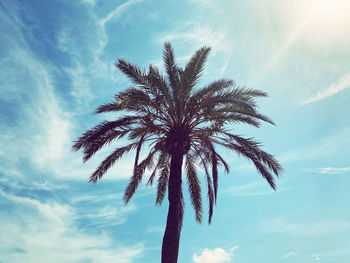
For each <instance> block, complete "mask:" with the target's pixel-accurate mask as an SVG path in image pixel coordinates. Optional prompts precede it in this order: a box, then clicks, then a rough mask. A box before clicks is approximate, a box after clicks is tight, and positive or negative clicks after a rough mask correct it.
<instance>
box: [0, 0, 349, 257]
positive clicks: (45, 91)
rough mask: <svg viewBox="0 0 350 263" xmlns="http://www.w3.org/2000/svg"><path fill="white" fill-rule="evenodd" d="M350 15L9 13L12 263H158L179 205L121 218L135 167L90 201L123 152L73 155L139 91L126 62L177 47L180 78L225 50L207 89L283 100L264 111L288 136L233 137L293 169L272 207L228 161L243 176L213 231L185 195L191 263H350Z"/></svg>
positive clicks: (258, 186)
mask: <svg viewBox="0 0 350 263" xmlns="http://www.w3.org/2000/svg"><path fill="white" fill-rule="evenodd" d="M349 14H350V3H349V1H348V0H333V1H330V0H315V1H304V0H294V1H290V0H289V1H287V0H266V1H263V0H261V1H259V0H248V1H236V0H234V1H208V0H192V1H182V0H178V1H168V0H165V1H164V0H163V1H155V0H148V1H146V0H145V1H141V0H129V1H112V0H110V1H100V0H85V1H78V0H77V1H72V0H71V1H51V0H50V1H44V0H43V1H39V0H38V1H29V0H26V1H19V0H0V30H1V41H0V79H1V85H0V207H1V210H0V221H1V224H0V233H1V235H0V244H1V245H0V262H1V263H13V262H20V263H21V262H26V263H27V262H28V263H31V262H50V263H51V262H52V263H56V262H57V263H66V262H67V263H68V262H79V263H88V262H91V263H102V262H103V263H109V262H118V263H131V262H133V263H141V262H150V263H156V262H160V249H161V242H162V236H163V231H164V227H165V222H166V214H167V202H164V204H163V206H161V207H159V206H155V205H154V204H155V191H154V190H155V189H150V188H147V187H146V186H145V183H144V184H143V185H142V186H141V187H140V188H139V190H138V192H137V193H136V195H135V196H134V198H133V199H132V201H131V202H130V204H129V205H128V206H124V205H123V204H122V194H123V190H124V188H125V187H126V185H127V182H128V181H127V179H128V178H129V176H130V174H131V170H132V163H133V162H132V158H133V154H132V155H130V156H127V157H126V158H124V159H122V160H121V161H119V162H118V163H117V164H116V165H115V166H114V168H113V169H111V170H110V172H108V173H107V174H106V175H105V176H104V178H103V180H102V181H100V182H98V183H97V184H96V185H91V184H89V183H88V178H89V175H90V174H91V173H92V172H93V170H94V169H95V168H96V167H97V166H98V164H99V163H100V162H101V161H102V160H103V158H104V157H105V156H106V155H107V154H108V153H109V152H110V151H111V150H112V149H113V146H115V145H112V147H110V148H104V149H103V151H102V152H101V153H99V154H97V155H96V156H94V157H93V158H92V159H91V160H90V161H88V162H87V163H85V164H83V163H82V161H81V157H82V154H81V153H80V152H78V153H76V152H71V145H72V141H73V140H75V139H76V138H77V137H78V136H79V135H81V134H82V132H84V131H85V130H86V129H89V128H91V127H93V126H94V125H96V124H97V123H99V122H100V121H102V120H104V119H112V118H113V114H110V115H108V114H106V115H94V114H93V112H94V110H95V109H96V107H97V106H98V105H100V104H102V103H104V102H108V101H111V100H112V99H113V95H114V94H115V93H117V92H118V91H121V90H123V89H125V88H127V87H129V86H131V83H130V82H129V81H128V80H127V78H126V77H125V76H123V75H122V74H121V73H120V72H119V71H118V70H117V69H116V68H115V67H114V65H113V64H114V62H115V61H116V60H117V58H120V57H121V58H125V59H127V60H129V61H130V62H132V63H135V64H137V65H140V66H142V67H147V66H148V65H149V64H153V65H157V66H159V67H160V68H161V69H162V64H161V63H162V62H161V57H162V47H163V43H164V41H167V40H168V41H171V43H172V44H173V47H174V49H175V53H176V56H177V58H178V60H177V61H178V63H179V64H180V65H184V64H185V63H186V61H187V60H188V58H189V56H190V55H191V54H193V52H194V51H195V50H196V49H198V48H200V47H202V46H204V45H207V46H210V47H212V51H211V54H210V56H209V59H208V62H207V66H206V70H205V72H204V75H205V76H204V77H203V79H202V82H201V83H202V84H205V83H207V82H209V81H211V80H215V79H219V78H223V77H227V78H232V79H234V80H235V82H236V83H237V85H241V86H245V85H246V86H248V87H253V88H257V89H261V90H264V91H266V92H268V93H269V95H270V97H269V98H267V99H260V100H259V105H260V109H261V111H262V112H263V113H264V114H266V115H268V116H270V117H271V118H272V119H273V120H274V121H275V122H276V124H277V126H272V125H269V124H264V125H263V126H262V128H260V129H256V128H250V127H246V126H242V125H240V126H237V127H234V132H236V133H237V134H239V135H242V136H246V137H255V138H256V139H257V140H259V141H261V142H262V143H263V145H264V149H265V150H266V151H268V152H270V153H272V154H274V155H275V156H276V157H277V159H278V160H280V161H281V163H282V165H283V167H284V169H285V172H284V174H283V176H282V177H281V178H280V179H278V180H277V185H278V190H277V192H273V191H272V190H271V189H270V188H269V186H268V184H267V183H266V182H265V181H264V180H263V179H262V178H261V177H260V176H259V175H258V174H257V172H256V171H255V169H254V168H253V167H252V165H251V164H250V163H249V162H247V161H246V160H244V159H241V158H240V157H238V156H236V155H235V154H234V153H231V152H223V154H224V155H225V156H226V158H227V160H228V161H229V163H230V164H231V173H230V175H226V174H224V173H223V172H222V171H221V173H220V177H219V194H218V204H217V206H216V207H215V210H214V216H213V220H212V224H211V225H210V226H208V225H207V224H206V220H204V223H203V224H202V225H198V224H197V223H196V222H195V217H194V213H193V211H192V208H191V205H190V202H189V198H188V195H187V186H186V185H184V187H183V188H184V190H185V191H186V195H185V198H186V210H185V218H184V225H183V231H182V237H181V242H180V255H179V262H180V263H223V262H234V263H251V262H256V261H257V260H259V262H260V263H270V262H286V263H287V262H288V263H307V262H316V261H317V262H324V263H326V262H327V263H334V262H339V263H340V262H344V263H345V262H350V238H349V237H350V205H349V203H350V195H349V185H350V163H349V159H350V158H349V157H350V150H349V149H350V119H349V114H350V104H349V101H350V16H349ZM202 185H203V187H206V185H205V183H204V182H203V184H202ZM203 192H204V193H205V192H206V190H205V189H204V190H203ZM203 199H204V200H203V201H204V203H205V204H206V205H207V199H206V195H205V194H203ZM205 209H207V206H206V207H205Z"/></svg>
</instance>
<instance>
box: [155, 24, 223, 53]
mask: <svg viewBox="0 0 350 263" xmlns="http://www.w3.org/2000/svg"><path fill="white" fill-rule="evenodd" d="M225 38H226V33H225V32H223V31H218V30H215V29H214V28H212V27H210V26H204V25H199V24H198V23H196V22H189V23H186V24H185V25H182V26H179V27H177V28H175V29H174V30H173V31H170V32H166V33H162V34H160V35H158V36H157V37H156V40H157V42H158V43H160V44H162V43H164V42H165V41H176V42H179V43H190V44H192V45H194V46H203V45H206V46H209V47H211V48H212V49H213V51H214V52H215V51H218V50H224V49H227V45H225Z"/></svg>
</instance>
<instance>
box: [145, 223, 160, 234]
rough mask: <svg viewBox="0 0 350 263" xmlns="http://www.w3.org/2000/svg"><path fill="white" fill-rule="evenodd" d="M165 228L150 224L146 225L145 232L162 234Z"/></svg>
mask: <svg viewBox="0 0 350 263" xmlns="http://www.w3.org/2000/svg"><path fill="white" fill-rule="evenodd" d="M164 230H165V227H164V226H151V225H148V226H147V227H146V233H155V234H163V233H164Z"/></svg>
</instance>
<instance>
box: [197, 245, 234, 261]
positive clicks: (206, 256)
mask: <svg viewBox="0 0 350 263" xmlns="http://www.w3.org/2000/svg"><path fill="white" fill-rule="evenodd" d="M238 248H239V246H238V245H236V246H234V247H232V248H231V249H229V250H228V251H226V250H225V249H223V248H218V247H217V248H214V249H212V250H210V249H207V248H205V249H203V250H202V252H201V254H200V255H197V254H196V253H195V254H194V255H193V262H195V263H224V262H233V261H232V260H233V256H234V252H235V251H236V250H237V249H238Z"/></svg>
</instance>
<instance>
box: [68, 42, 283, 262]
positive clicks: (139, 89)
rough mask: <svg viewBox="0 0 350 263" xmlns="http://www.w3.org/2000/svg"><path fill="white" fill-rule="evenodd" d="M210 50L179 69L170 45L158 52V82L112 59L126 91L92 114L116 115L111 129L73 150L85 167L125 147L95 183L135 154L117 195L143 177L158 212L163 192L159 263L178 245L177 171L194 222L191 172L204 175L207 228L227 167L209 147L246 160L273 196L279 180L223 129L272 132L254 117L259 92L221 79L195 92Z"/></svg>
mask: <svg viewBox="0 0 350 263" xmlns="http://www.w3.org/2000/svg"><path fill="white" fill-rule="evenodd" d="M209 51H210V48H208V47H203V48H201V49H199V50H197V51H196V52H195V53H194V55H193V56H192V57H191V59H190V60H189V62H188V63H187V65H186V66H185V68H184V69H181V68H180V67H178V66H177V65H176V62H175V56H174V51H173V49H172V47H171V45H170V43H165V44H164V51H163V59H164V66H165V70H166V75H165V76H164V75H163V74H161V73H160V72H159V70H158V68H156V67H154V66H152V65H150V66H149V69H148V70H141V69H140V68H139V67H137V66H135V65H132V64H131V63H129V62H127V61H125V60H123V59H119V60H118V63H116V67H118V68H119V69H120V70H121V71H122V72H123V73H124V74H125V75H126V76H127V77H128V78H129V79H130V80H131V81H132V82H133V83H134V86H133V87H130V88H128V89H126V90H124V91H121V92H119V93H118V94H117V95H115V100H114V101H112V102H109V103H106V104H104V105H101V106H100V107H98V108H97V110H96V113H104V112H116V113H124V115H121V114H119V116H118V117H117V119H116V120H114V121H103V122H102V123H100V124H99V125H97V126H96V127H94V128H92V129H91V130H88V131H86V132H85V133H84V134H83V135H82V136H81V137H80V138H78V140H77V141H75V142H74V145H73V149H74V150H79V149H81V148H83V150H84V157H83V160H84V161H87V160H89V159H90V158H91V157H92V156H93V155H94V154H95V153H96V152H97V151H98V150H100V149H101V148H102V147H103V146H105V145H108V144H109V143H111V142H112V141H114V140H116V139H121V138H123V137H125V136H127V138H128V139H129V140H130V143H129V144H127V145H125V146H122V147H119V148H116V149H115V150H114V151H113V152H112V153H111V154H110V155H109V156H108V157H107V158H106V159H105V160H104V161H103V162H102V163H101V164H100V165H99V166H98V168H97V169H96V171H95V172H94V173H93V174H92V175H91V176H90V182H91V183H96V182H97V181H98V180H99V179H101V178H102V176H103V175H104V174H105V173H106V171H107V170H108V169H109V168H110V167H111V166H112V165H113V164H114V163H115V162H116V161H117V160H118V159H120V158H121V157H122V156H123V155H124V154H126V153H128V152H129V151H131V150H136V156H135V162H134V169H133V175H132V176H131V179H130V182H129V184H128V186H127V187H126V190H125V193H124V203H125V204H127V203H128V202H129V201H130V199H131V197H132V196H133V194H134V193H135V191H136V189H137V187H138V185H139V184H140V182H141V181H142V177H143V175H144V174H145V171H146V170H147V169H149V170H150V172H151V173H150V177H149V179H148V183H147V184H148V185H153V183H154V181H155V180H157V198H156V204H159V205H161V204H162V201H163V199H164V196H165V194H166V191H167V189H168V200H169V210H168V217H167V223H166V229H165V233H164V237H163V244H162V262H163V263H173V262H177V257H178V249H179V239H180V232H181V227H182V219H183V212H184V209H183V208H184V199H183V194H182V167H183V163H184V171H185V173H186V177H187V181H188V190H189V193H190V199H191V203H192V206H193V208H194V210H195V216H196V220H197V222H199V223H201V221H202V213H203V210H202V198H201V186H200V180H199V175H198V171H197V167H196V164H199V165H200V166H201V167H202V168H203V170H204V178H205V180H206V183H207V189H208V200H209V220H208V223H209V224H210V222H211V219H212V215H213V206H214V204H215V203H216V199H217V191H218V167H219V166H223V167H224V169H225V171H226V172H227V173H229V165H228V163H227V162H226V161H225V160H224V158H223V157H222V156H221V155H220V153H219V151H218V149H217V147H218V146H219V147H224V148H227V149H230V150H233V151H235V152H236V153H238V155H241V156H244V157H246V158H247V159H248V160H251V161H252V162H253V163H254V165H255V167H256V169H257V170H258V172H259V173H260V174H261V175H262V176H263V177H264V178H265V179H266V180H267V182H268V183H269V185H270V186H271V187H272V188H273V189H274V190H275V189H276V186H275V182H274V177H273V174H274V175H276V176H279V174H280V173H281V172H282V167H281V166H280V164H279V163H278V161H277V160H276V159H275V158H274V157H273V156H272V155H270V154H268V153H266V152H264V151H263V150H262V149H261V145H260V144H259V143H258V142H256V141H255V140H253V139H252V138H248V139H247V138H243V137H241V136H239V135H236V134H233V133H232V132H231V131H230V129H229V126H228V125H229V124H234V123H246V124H249V125H253V126H255V127H259V126H260V122H261V121H265V122H268V123H271V124H274V123H273V122H272V121H271V120H270V119H269V118H268V117H266V116H264V115H262V114H260V113H259V112H258V111H257V105H256V102H255V98H256V97H265V96H267V94H266V93H265V92H263V91H260V90H255V89H249V88H245V87H236V86H235V84H234V82H233V81H232V80H229V79H221V80H217V81H214V82H212V83H210V84H209V85H207V86H205V87H203V88H198V87H197V86H198V85H197V84H198V82H199V79H200V77H201V75H202V72H203V69H204V63H205V61H206V59H207V57H208V54H209ZM143 146H146V147H147V156H146V157H145V158H144V159H143V160H142V161H140V152H141V148H142V147H143Z"/></svg>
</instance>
